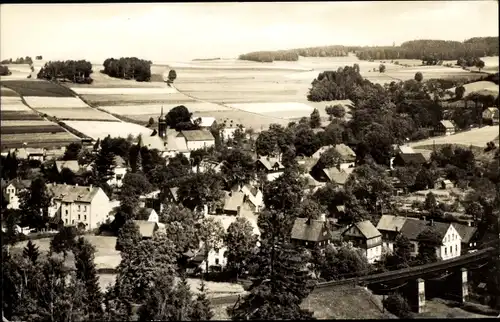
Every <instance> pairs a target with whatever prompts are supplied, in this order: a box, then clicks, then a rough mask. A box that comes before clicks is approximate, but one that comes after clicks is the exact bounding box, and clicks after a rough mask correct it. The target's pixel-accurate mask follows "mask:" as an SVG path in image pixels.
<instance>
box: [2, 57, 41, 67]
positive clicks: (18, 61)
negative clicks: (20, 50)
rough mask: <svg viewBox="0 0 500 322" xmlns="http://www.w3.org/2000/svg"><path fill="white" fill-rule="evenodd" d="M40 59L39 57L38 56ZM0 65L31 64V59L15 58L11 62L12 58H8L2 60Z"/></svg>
mask: <svg viewBox="0 0 500 322" xmlns="http://www.w3.org/2000/svg"><path fill="white" fill-rule="evenodd" d="M40 57H41V56H40ZM1 63H2V64H4V65H5V64H30V65H31V64H33V59H31V57H30V56H26V57H24V58H23V57H19V58H17V59H16V60H13V59H12V58H9V59H4V60H2V62H1Z"/></svg>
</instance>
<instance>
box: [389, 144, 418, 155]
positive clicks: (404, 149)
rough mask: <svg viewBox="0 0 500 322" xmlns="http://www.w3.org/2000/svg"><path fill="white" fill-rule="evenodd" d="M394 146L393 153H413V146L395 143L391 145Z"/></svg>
mask: <svg viewBox="0 0 500 322" xmlns="http://www.w3.org/2000/svg"><path fill="white" fill-rule="evenodd" d="M393 148H394V154H395V155H397V154H400V153H404V154H413V153H415V151H414V150H413V148H412V147H411V146H409V145H397V144H395V145H394V146H393Z"/></svg>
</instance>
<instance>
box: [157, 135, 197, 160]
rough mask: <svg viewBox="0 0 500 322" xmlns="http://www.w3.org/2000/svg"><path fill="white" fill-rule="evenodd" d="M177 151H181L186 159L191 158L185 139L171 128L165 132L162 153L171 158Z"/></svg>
mask: <svg viewBox="0 0 500 322" xmlns="http://www.w3.org/2000/svg"><path fill="white" fill-rule="evenodd" d="M169 131H170V130H169ZM178 153H181V154H182V155H184V156H185V157H186V158H187V159H189V158H191V151H190V150H189V148H188V145H187V141H186V139H185V138H184V137H183V136H179V132H177V131H175V130H172V131H170V132H168V134H167V137H166V146H165V152H164V154H163V155H164V156H165V157H168V158H173V157H175V156H176V155H177V154H178Z"/></svg>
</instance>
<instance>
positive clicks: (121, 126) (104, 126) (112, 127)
mask: <svg viewBox="0 0 500 322" xmlns="http://www.w3.org/2000/svg"><path fill="white" fill-rule="evenodd" d="M64 124H66V125H67V126H69V127H71V128H73V129H75V130H77V131H78V132H81V133H83V134H85V135H87V136H89V137H91V138H92V139H94V140H97V139H101V140H102V139H104V138H105V137H107V136H108V135H110V136H111V137H122V138H127V136H128V135H132V136H134V137H136V136H138V135H139V134H142V135H151V133H152V130H151V129H148V128H146V127H143V126H140V125H137V124H133V123H127V122H105V121H64Z"/></svg>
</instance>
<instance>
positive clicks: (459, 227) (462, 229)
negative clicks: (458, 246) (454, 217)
mask: <svg viewBox="0 0 500 322" xmlns="http://www.w3.org/2000/svg"><path fill="white" fill-rule="evenodd" d="M453 227H455V230H456V231H457V232H458V234H459V235H460V237H462V243H467V244H468V243H469V242H470V241H471V239H472V237H474V234H475V233H476V231H477V228H476V227H469V226H467V225H463V224H456V223H453Z"/></svg>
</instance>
